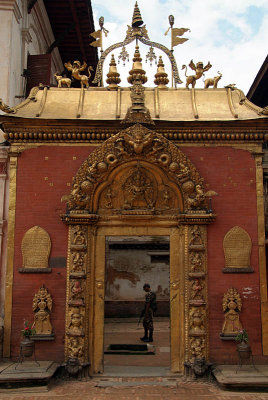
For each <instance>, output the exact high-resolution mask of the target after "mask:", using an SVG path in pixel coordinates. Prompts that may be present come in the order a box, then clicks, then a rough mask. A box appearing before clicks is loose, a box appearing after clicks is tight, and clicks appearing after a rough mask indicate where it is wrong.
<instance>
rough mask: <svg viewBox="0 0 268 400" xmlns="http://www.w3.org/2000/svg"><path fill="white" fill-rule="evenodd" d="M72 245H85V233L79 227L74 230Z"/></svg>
mask: <svg viewBox="0 0 268 400" xmlns="http://www.w3.org/2000/svg"><path fill="white" fill-rule="evenodd" d="M73 242H74V244H77V245H83V244H85V243H86V238H85V232H84V231H83V230H82V229H81V227H80V226H79V225H77V226H75V228H74V241H73Z"/></svg>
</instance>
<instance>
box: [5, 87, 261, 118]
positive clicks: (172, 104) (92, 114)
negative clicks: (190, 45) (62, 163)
mask: <svg viewBox="0 0 268 400" xmlns="http://www.w3.org/2000/svg"><path fill="white" fill-rule="evenodd" d="M130 93H131V92H130V88H129V87H127V88H119V90H114V91H110V90H108V89H107V88H103V87H100V88H93V87H90V88H89V89H87V90H85V89H83V91H82V90H81V89H77V88H54V87H53V88H49V89H47V88H45V89H44V88H42V90H40V89H38V88H33V89H32V92H31V93H30V96H29V98H28V99H26V100H25V101H24V102H22V103H21V104H19V105H18V106H16V107H14V111H15V112H14V113H8V114H6V115H8V116H9V118H10V117H12V119H13V118H14V120H15V119H16V118H20V117H21V118H31V119H32V118H34V119H39V120H40V119H45V120H52V119H57V120H61V119H62V120H78V119H80V120H92V121H98V120H99V121H100V120H119V121H120V120H122V119H124V117H125V115H126V113H127V110H128V108H129V107H130V106H131V104H132V103H131V97H130ZM145 105H146V107H147V108H148V110H149V112H150V114H151V118H152V119H153V120H155V121H157V120H161V121H196V120H199V121H231V120H233V121H234V120H251V119H256V118H258V119H259V118H267V117H266V116H265V115H262V114H261V112H262V111H263V109H262V108H260V107H257V106H256V105H254V104H253V103H251V102H250V101H249V100H247V99H246V97H245V95H244V94H243V92H242V91H241V90H239V89H233V88H223V89H186V88H179V89H172V88H169V89H167V90H158V89H156V88H145ZM14 122H15V121H14Z"/></svg>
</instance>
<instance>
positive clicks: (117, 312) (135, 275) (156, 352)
mask: <svg viewBox="0 0 268 400" xmlns="http://www.w3.org/2000/svg"><path fill="white" fill-rule="evenodd" d="M105 248H106V267H105V308H104V317H105V320H104V372H105V369H106V370H107V369H108V368H110V367H111V366H122V367H123V366H143V367H146V366H148V367H164V368H169V367H170V293H169V288H170V276H169V275H170V261H169V259H170V244H169V236H106V243H105ZM145 283H149V284H150V287H151V290H152V291H153V292H154V293H155V294H156V299H157V310H156V311H155V313H154V317H153V323H154V332H153V342H150V343H144V342H143V341H141V340H140V338H141V337H143V336H144V329H143V318H142V317H141V313H142V310H143V309H144V304H145V294H146V293H145V291H144V290H143V285H144V284H145Z"/></svg>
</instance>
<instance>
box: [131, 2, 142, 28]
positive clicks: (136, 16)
mask: <svg viewBox="0 0 268 400" xmlns="http://www.w3.org/2000/svg"><path fill="white" fill-rule="evenodd" d="M142 24H143V20H142V18H141V13H140V9H139V6H138V2H137V1H136V3H135V7H134V12H133V17H132V27H133V28H134V27H135V26H141V25H142Z"/></svg>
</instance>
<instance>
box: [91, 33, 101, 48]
mask: <svg viewBox="0 0 268 400" xmlns="http://www.w3.org/2000/svg"><path fill="white" fill-rule="evenodd" d="M89 36H92V37H94V39H98V40H95V42H92V43H89V44H90V46H93V47H101V29H99V30H98V31H95V32H92V33H90V35H89Z"/></svg>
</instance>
